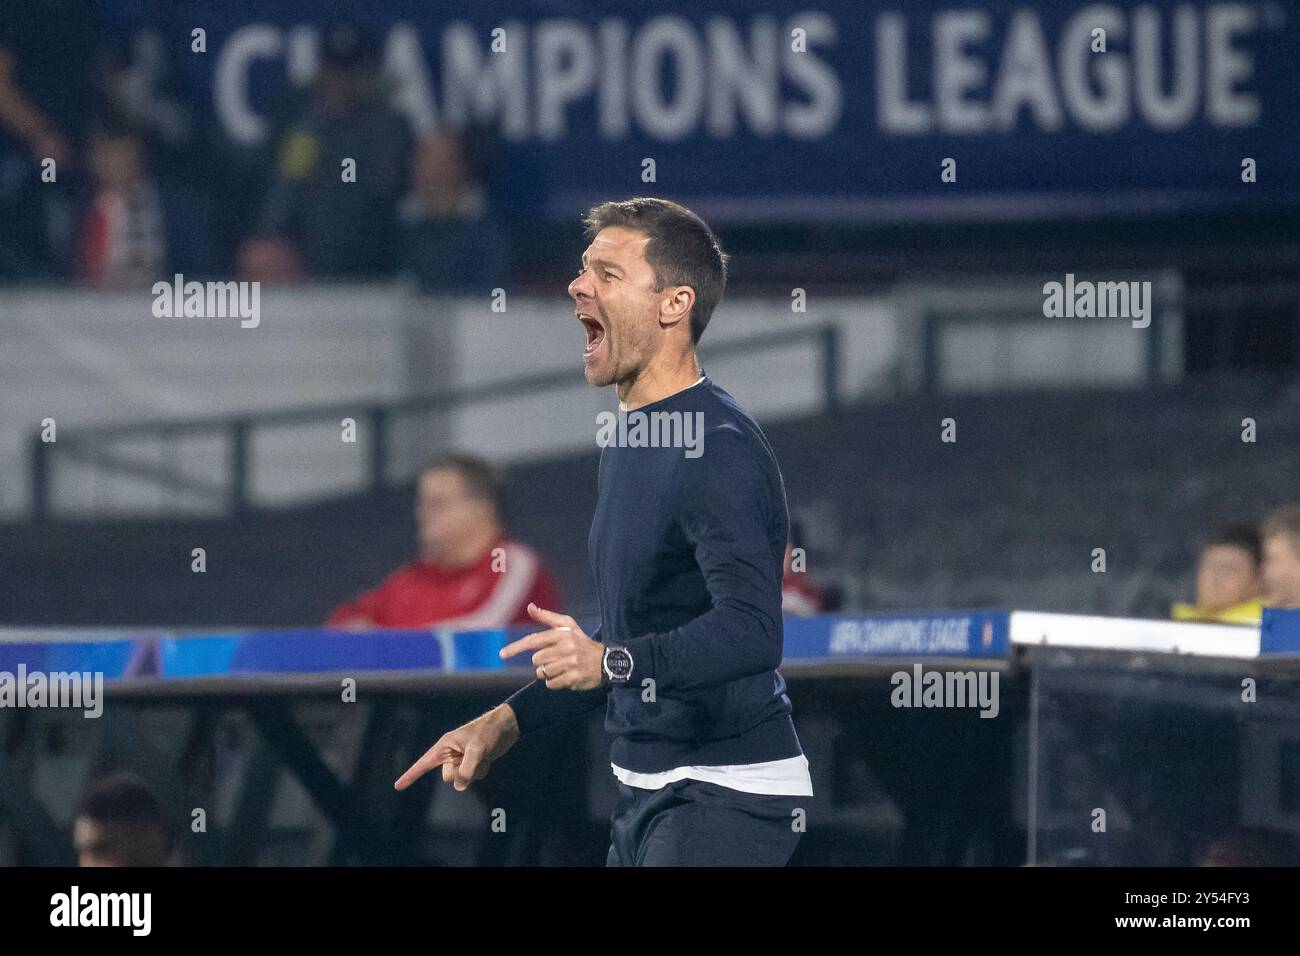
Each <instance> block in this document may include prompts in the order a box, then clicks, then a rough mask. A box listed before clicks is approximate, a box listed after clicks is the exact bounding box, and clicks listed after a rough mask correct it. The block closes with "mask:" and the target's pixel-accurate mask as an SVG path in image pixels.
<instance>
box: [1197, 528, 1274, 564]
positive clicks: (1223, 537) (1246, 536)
mask: <svg viewBox="0 0 1300 956" xmlns="http://www.w3.org/2000/svg"><path fill="white" fill-rule="evenodd" d="M1215 546H1224V547H1230V548H1240V549H1241V550H1242V551H1245V552H1246V553H1247V554H1249V555H1250V560H1251V561H1252V562H1254V563H1255V564H1259V562H1260V561H1262V560H1263V558H1264V549H1263V546H1262V545H1261V544H1260V537H1259V530H1258V529H1256V528H1255V527H1254V526H1253V525H1248V524H1227V525H1222V526H1221V527H1219V528H1216V529H1215V530H1214V533H1213V534H1211V535H1210V536H1209V537H1208V538H1206V539H1205V545H1204V547H1206V548H1212V547H1215Z"/></svg>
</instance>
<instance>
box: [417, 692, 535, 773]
mask: <svg viewBox="0 0 1300 956" xmlns="http://www.w3.org/2000/svg"><path fill="white" fill-rule="evenodd" d="M518 739H519V724H518V723H516V721H515V712H514V711H513V710H512V709H511V708H510V705H509V704H500V705H498V706H497V707H494V708H493V709H492V710H489V711H488V712H487V713H486V714H484V715H483V716H482V717H476V718H475V719H474V720H471V721H470V722H469V723H468V724H464V725H463V726H460V727H457V728H456V729H455V730H450V731H448V732H447V733H445V734H443V735H442V737H441V739H439V741H438V742H437V743H436V744H434V745H433V746H432V747H430V748H429V749H428V751H426V752H425V754H424V756H423V757H421V758H420V759H419V760H417V761H416V762H415V763H413V764H412V765H411V767H410V768H409V769H408V770H407V771H406V773H404V774H402V775H401V776H400V777H398V778H397V782H396V783H395V784H393V786H394V787H396V788H397V789H398V790H405V789H406V788H407V787H409V786H410V785H411V784H413V783H415V781H417V780H419V779H420V778H421V777H423V776H424V775H425V774H426V773H428V772H429V771H430V770H432V769H434V768H435V767H442V779H443V781H444V782H445V783H449V784H451V785H452V786H453V787H455V788H456V789H457V790H465V789H466V788H468V787H469V785H470V784H471V783H473V782H474V781H475V780H482V779H483V778H484V777H485V776H487V772H488V768H489V767H491V766H492V762H493V761H495V760H496V759H497V758H499V757H501V756H502V755H503V754H505V752H506V751H507V750H509V749H510V748H511V747H513V746H514V745H515V741H516V740H518Z"/></svg>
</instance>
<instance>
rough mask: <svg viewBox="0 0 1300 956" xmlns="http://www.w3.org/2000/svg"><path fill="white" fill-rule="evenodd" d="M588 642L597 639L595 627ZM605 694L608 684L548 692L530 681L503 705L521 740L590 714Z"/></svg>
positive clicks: (598, 635)
mask: <svg viewBox="0 0 1300 956" xmlns="http://www.w3.org/2000/svg"><path fill="white" fill-rule="evenodd" d="M592 640H596V641H599V640H600V629H599V628H597V629H596V633H595V634H593V635H592ZM608 693H609V685H608V684H605V685H603V686H601V687H596V688H593V689H592V690H576V691H575V690H551V689H550V688H548V687H547V686H546V682H545V681H541V680H534V681H533V682H532V683H531V684H527V685H525V686H523V687H521V688H519V690H517V691H515V692H514V693H513V694H511V695H510V696H509V697H507V698H506V703H507V704H509V705H510V709H511V710H513V711H514V712H515V722H516V723H517V724H518V725H519V736H520V737H523V736H525V735H526V734H530V733H533V732H534V731H537V730H543V729H545V728H547V727H551V726H554V725H555V724H559V723H563V722H564V721H566V720H572V719H574V718H575V717H581V716H582V715H583V714H586V713H590V712H591V711H593V710H595V709H596V708H597V707H600V706H602V705H603V704H604V703H605V699H606V695H607V694H608Z"/></svg>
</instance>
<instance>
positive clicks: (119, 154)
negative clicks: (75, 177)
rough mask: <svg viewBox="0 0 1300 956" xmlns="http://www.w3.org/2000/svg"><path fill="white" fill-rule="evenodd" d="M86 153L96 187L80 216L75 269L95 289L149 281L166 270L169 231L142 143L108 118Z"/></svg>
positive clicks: (93, 137)
mask: <svg viewBox="0 0 1300 956" xmlns="http://www.w3.org/2000/svg"><path fill="white" fill-rule="evenodd" d="M90 157H91V169H92V170H93V173H94V180H95V186H94V195H93V196H92V197H91V200H90V205H89V206H88V208H87V209H86V212H85V215H84V217H83V219H82V221H81V229H80V241H79V247H78V261H77V268H78V273H79V275H80V277H81V279H82V281H83V282H85V283H86V284H87V285H90V286H93V287H95V288H99V289H127V288H131V287H134V286H141V285H148V284H149V283H151V282H153V281H154V280H155V279H157V278H159V276H161V274H162V273H163V272H164V271H165V270H166V266H167V234H166V225H165V218H164V215H163V206H162V200H161V198H160V197H159V193H158V189H157V187H156V186H155V185H154V182H153V179H152V178H151V177H150V175H149V171H148V169H147V168H146V163H145V157H144V144H143V142H142V141H141V139H140V136H139V135H138V134H137V133H136V132H135V131H133V130H132V129H130V128H129V127H127V126H124V125H122V124H119V123H114V122H107V121H106V122H105V123H103V124H101V125H99V126H98V127H97V128H96V129H95V132H94V134H93V136H92V139H91V147H90Z"/></svg>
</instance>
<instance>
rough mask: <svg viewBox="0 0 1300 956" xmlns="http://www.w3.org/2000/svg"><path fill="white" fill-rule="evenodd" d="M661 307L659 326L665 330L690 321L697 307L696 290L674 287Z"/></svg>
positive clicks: (668, 291)
mask: <svg viewBox="0 0 1300 956" xmlns="http://www.w3.org/2000/svg"><path fill="white" fill-rule="evenodd" d="M666 291H667V296H666V297H665V298H664V300H663V302H662V303H661V304H660V306H659V324H660V325H661V326H663V327H664V328H666V329H667V328H671V327H672V326H675V325H680V324H681V323H682V322H683V321H684V320H686V319H688V318H689V317H690V314H691V308H692V307H693V306H694V305H695V290H694V289H692V288H691V287H690V286H688V285H679V286H673V287H672V288H671V289H668V290H666Z"/></svg>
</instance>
